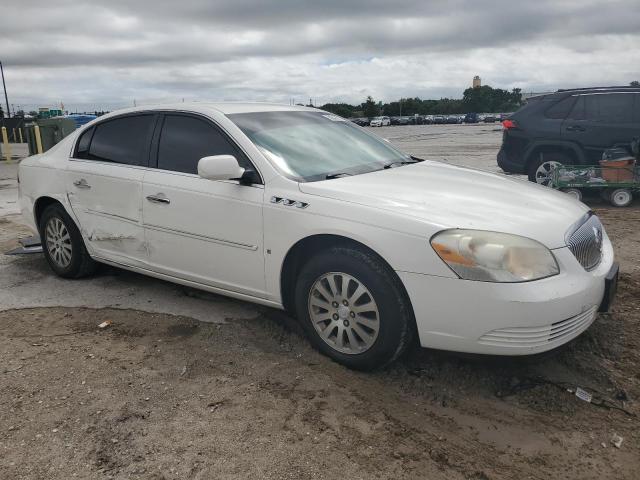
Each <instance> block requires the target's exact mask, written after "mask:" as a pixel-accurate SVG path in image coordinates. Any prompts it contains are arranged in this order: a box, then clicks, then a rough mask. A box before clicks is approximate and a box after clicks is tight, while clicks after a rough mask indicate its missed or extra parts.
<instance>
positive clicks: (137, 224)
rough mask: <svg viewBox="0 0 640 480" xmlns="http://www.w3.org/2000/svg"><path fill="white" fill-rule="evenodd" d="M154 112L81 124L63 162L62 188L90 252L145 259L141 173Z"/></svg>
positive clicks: (131, 260) (142, 261)
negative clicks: (88, 125)
mask: <svg viewBox="0 0 640 480" xmlns="http://www.w3.org/2000/svg"><path fill="white" fill-rule="evenodd" d="M155 118H156V117H155V115H151V114H142V115H141V114H137V115H128V116H123V117H117V118H115V119H109V120H106V121H105V122H103V123H99V124H97V125H96V126H95V127H92V128H90V129H89V130H86V131H85V132H83V134H82V135H81V137H80V139H79V140H78V143H77V146H76V149H75V151H74V153H73V158H71V159H70V160H69V162H68V164H67V171H66V183H67V194H68V198H69V202H70V204H71V208H72V210H73V213H74V214H75V216H76V217H77V219H78V223H79V226H80V230H81V232H82V234H83V237H84V239H85V241H86V243H87V248H88V249H89V250H90V252H91V253H92V255H94V256H96V257H99V258H104V259H107V260H111V261H115V262H118V263H124V264H127V265H138V266H140V265H144V264H145V263H146V257H147V252H146V248H145V241H144V240H145V239H144V228H143V226H142V178H143V176H144V171H145V169H146V165H147V162H148V146H149V143H150V141H151V134H152V130H153V126H154V122H155Z"/></svg>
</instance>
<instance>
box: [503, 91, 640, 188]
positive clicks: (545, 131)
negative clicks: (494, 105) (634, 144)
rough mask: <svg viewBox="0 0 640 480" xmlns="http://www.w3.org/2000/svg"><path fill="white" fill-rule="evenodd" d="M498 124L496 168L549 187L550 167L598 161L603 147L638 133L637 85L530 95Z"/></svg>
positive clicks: (639, 100) (628, 140)
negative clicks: (499, 137)
mask: <svg viewBox="0 0 640 480" xmlns="http://www.w3.org/2000/svg"><path fill="white" fill-rule="evenodd" d="M502 125H503V126H504V131H503V136H502V147H501V148H500V152H498V165H499V166H500V168H502V169H503V170H504V171H505V172H510V173H525V174H527V175H528V176H529V180H531V181H532V182H537V183H541V184H543V185H547V184H548V183H549V180H550V172H551V168H552V167H553V165H555V164H557V163H562V164H565V165H598V162H599V160H600V159H601V158H602V152H603V151H604V150H605V149H607V148H610V147H612V146H613V145H616V144H627V145H628V144H630V143H631V141H632V139H633V137H637V136H638V135H640V88H638V87H604V88H583V89H575V90H558V91H557V92H555V93H551V94H548V95H540V96H537V97H532V98H529V99H528V100H527V103H526V104H525V105H524V106H523V107H522V108H520V110H518V111H517V112H516V113H514V114H513V115H511V116H510V117H509V118H507V119H506V120H504V121H503V122H502Z"/></svg>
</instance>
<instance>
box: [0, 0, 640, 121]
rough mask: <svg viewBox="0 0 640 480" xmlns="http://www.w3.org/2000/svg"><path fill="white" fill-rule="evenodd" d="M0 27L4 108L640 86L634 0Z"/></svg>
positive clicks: (204, 8) (14, 13) (176, 10)
mask: <svg viewBox="0 0 640 480" xmlns="http://www.w3.org/2000/svg"><path fill="white" fill-rule="evenodd" d="M0 19H1V20H0V61H1V62H2V63H3V66H4V73H5V78H6V83H7V90H8V94H9V102H10V104H13V105H14V107H13V108H15V109H18V108H23V109H25V110H27V111H28V110H32V109H34V108H36V107H38V106H49V107H53V106H55V105H59V104H60V102H63V103H64V106H65V108H66V109H69V110H71V111H73V110H76V109H77V110H95V109H108V110H111V109H115V108H119V107H126V106H131V105H133V104H134V102H135V103H136V104H138V105H144V104H151V103H167V102H176V101H178V102H179V101H182V100H183V99H184V101H185V102H189V101H207V100H209V101H265V102H278V103H287V104H288V103H290V102H291V101H295V102H301V103H308V102H309V99H312V101H313V103H314V104H315V105H322V104H324V103H328V102H347V103H361V102H363V101H364V99H365V98H366V97H367V95H371V96H372V97H373V98H374V99H375V100H377V101H378V100H381V101H391V100H396V99H398V98H401V97H420V98H441V97H449V98H461V97H462V92H463V91H464V89H465V88H468V87H469V86H470V85H471V81H472V78H473V76H474V75H479V76H480V77H481V78H482V82H483V84H487V85H491V86H493V87H499V88H505V89H511V88H514V87H518V88H521V89H522V90H523V91H525V92H530V91H534V92H540V91H550V90H555V89H557V88H569V87H579V86H599V85H626V84H628V83H629V82H630V81H632V80H640V1H638V0H611V1H606V2H602V1H601V0H598V1H592V0H575V1H574V0H566V1H562V0H553V1H552V0H530V1H526V2H525V1H517V0H510V1H503V0H475V1H459V0H448V1H439V0H429V1H427V0H402V1H398V2H396V1H394V0H381V1H380V0H315V1H314V0H277V1H267V0H233V1H226V0H182V1H175V0H174V1H171V2H167V1H164V0H136V1H132V0H108V1H92V0H86V1H78V0H56V1H55V2H51V1H31V0H21V1H20V2H8V1H5V2H2V4H0ZM18 106H19V107H18Z"/></svg>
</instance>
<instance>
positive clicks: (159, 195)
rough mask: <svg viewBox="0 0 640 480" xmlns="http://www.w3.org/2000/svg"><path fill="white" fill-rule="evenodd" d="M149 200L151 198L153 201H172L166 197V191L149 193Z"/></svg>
mask: <svg viewBox="0 0 640 480" xmlns="http://www.w3.org/2000/svg"><path fill="white" fill-rule="evenodd" d="M147 200H149V201H150V202H151V203H171V200H169V199H168V198H167V197H165V195H164V193H157V194H156V195H149V196H147Z"/></svg>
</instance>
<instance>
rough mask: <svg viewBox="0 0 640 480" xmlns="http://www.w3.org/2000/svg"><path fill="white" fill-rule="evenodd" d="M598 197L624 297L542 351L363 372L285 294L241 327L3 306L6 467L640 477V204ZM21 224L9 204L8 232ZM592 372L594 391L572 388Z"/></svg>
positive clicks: (1, 402)
mask: <svg viewBox="0 0 640 480" xmlns="http://www.w3.org/2000/svg"><path fill="white" fill-rule="evenodd" d="M594 206H595V207H596V209H597V211H598V214H599V215H601V217H602V219H603V221H604V223H605V225H606V227H607V231H608V233H609V235H610V236H611V238H612V240H613V242H614V245H615V247H616V253H617V256H618V259H619V260H620V262H621V266H622V277H621V281H620V292H619V299H618V300H619V301H618V304H617V305H616V307H615V310H614V312H613V313H611V314H607V315H603V316H601V317H600V319H599V320H598V321H597V322H596V323H595V324H594V325H593V327H592V328H591V329H589V330H588V331H587V332H586V333H585V334H583V335H582V336H581V337H579V338H578V339H577V340H576V341H575V342H573V343H572V344H570V345H568V346H567V347H566V348H564V349H562V350H561V351H557V352H554V353H553V354H551V355H545V356H541V357H537V358H533V359H531V358H530V359H526V360H524V359H513V358H506V359H505V358H486V357H472V356H459V355H452V354H446V353H442V352H435V351H427V350H420V349H417V348H416V349H414V350H413V351H411V352H410V353H409V355H408V356H407V357H406V358H404V359H402V360H401V361H399V362H398V363H397V364H395V365H394V366H392V367H391V368H390V369H388V370H385V371H382V372H377V373H373V374H363V373H358V372H352V371H349V370H346V369H345V368H343V367H341V366H339V365H337V364H335V363H333V362H331V361H330V360H328V359H326V358H324V357H322V356H321V355H319V354H317V353H316V352H315V351H313V350H312V349H311V348H310V346H309V344H308V342H307V341H306V340H305V339H304V338H303V337H302V335H301V333H300V329H299V327H298V326H297V325H296V323H295V321H293V320H291V319H289V318H287V317H286V316H284V315H283V314H282V313H280V312H276V311H274V310H270V309H267V308H264V309H259V310H258V311H259V312H260V313H259V314H258V315H257V316H255V317H254V318H228V319H227V323H226V324H223V325H214V324H208V323H201V322H197V321H195V320H193V319H190V318H185V317H178V316H169V315H163V314H151V313H144V312H139V311H133V310H116V309H100V310H95V309H78V308H42V309H20V310H11V311H6V312H2V313H0V479H42V478H47V479H68V478H90V479H93V478H118V479H129V478H133V479H135V478H141V479H211V478H232V479H233V478H237V479H245V478H266V479H271V478H273V479H276V478H277V479H281V478H284V479H286V478H291V479H298V478H330V479H334V478H350V479H360V478H362V479H370V478H394V479H404V478H428V479H503V478H508V479H511V478H514V479H547V478H554V479H555V478H580V479H603V478H612V479H629V480H635V479H637V478H638V475H639V474H638V472H640V429H639V428H638V427H639V425H640V419H639V418H638V415H640V405H639V403H638V398H640V333H639V327H640V303H639V302H638V296H639V295H640V268H639V265H640V249H639V248H638V247H639V245H640V229H639V228H638V225H640V209H638V208H635V207H634V208H627V209H623V210H613V209H611V208H606V207H604V206H602V205H597V204H595V205H594ZM19 228H20V227H18V226H17V225H16V224H14V223H13V222H12V221H10V220H9V219H7V218H4V219H0V247H2V248H3V249H6V247H8V246H10V244H11V241H12V240H11V238H15V237H17V236H18V235H19V234H20V233H21V231H20V230H19ZM193 294H194V295H205V297H206V296H207V295H206V294H202V293H198V292H193ZM209 298H212V299H214V300H215V298H214V297H212V296H211V297H209ZM105 320H109V321H111V322H112V325H111V326H109V327H107V328H105V329H103V330H101V329H98V328H97V325H98V324H99V323H101V322H102V321H105ZM576 386H580V387H582V388H584V389H586V390H588V391H589V392H591V393H593V394H594V395H595V397H594V402H593V403H591V404H590V403H587V402H584V401H582V400H580V399H578V398H577V397H576V396H575V395H573V394H572V393H570V392H568V391H567V389H571V390H574V389H575V388H576ZM596 403H602V405H601V406H597V405H596ZM623 410H624V411H623ZM614 434H615V435H619V436H621V437H623V439H624V440H623V442H622V445H621V447H620V448H616V447H614V446H613V444H612V441H611V440H612V436H613V435H614Z"/></svg>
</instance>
